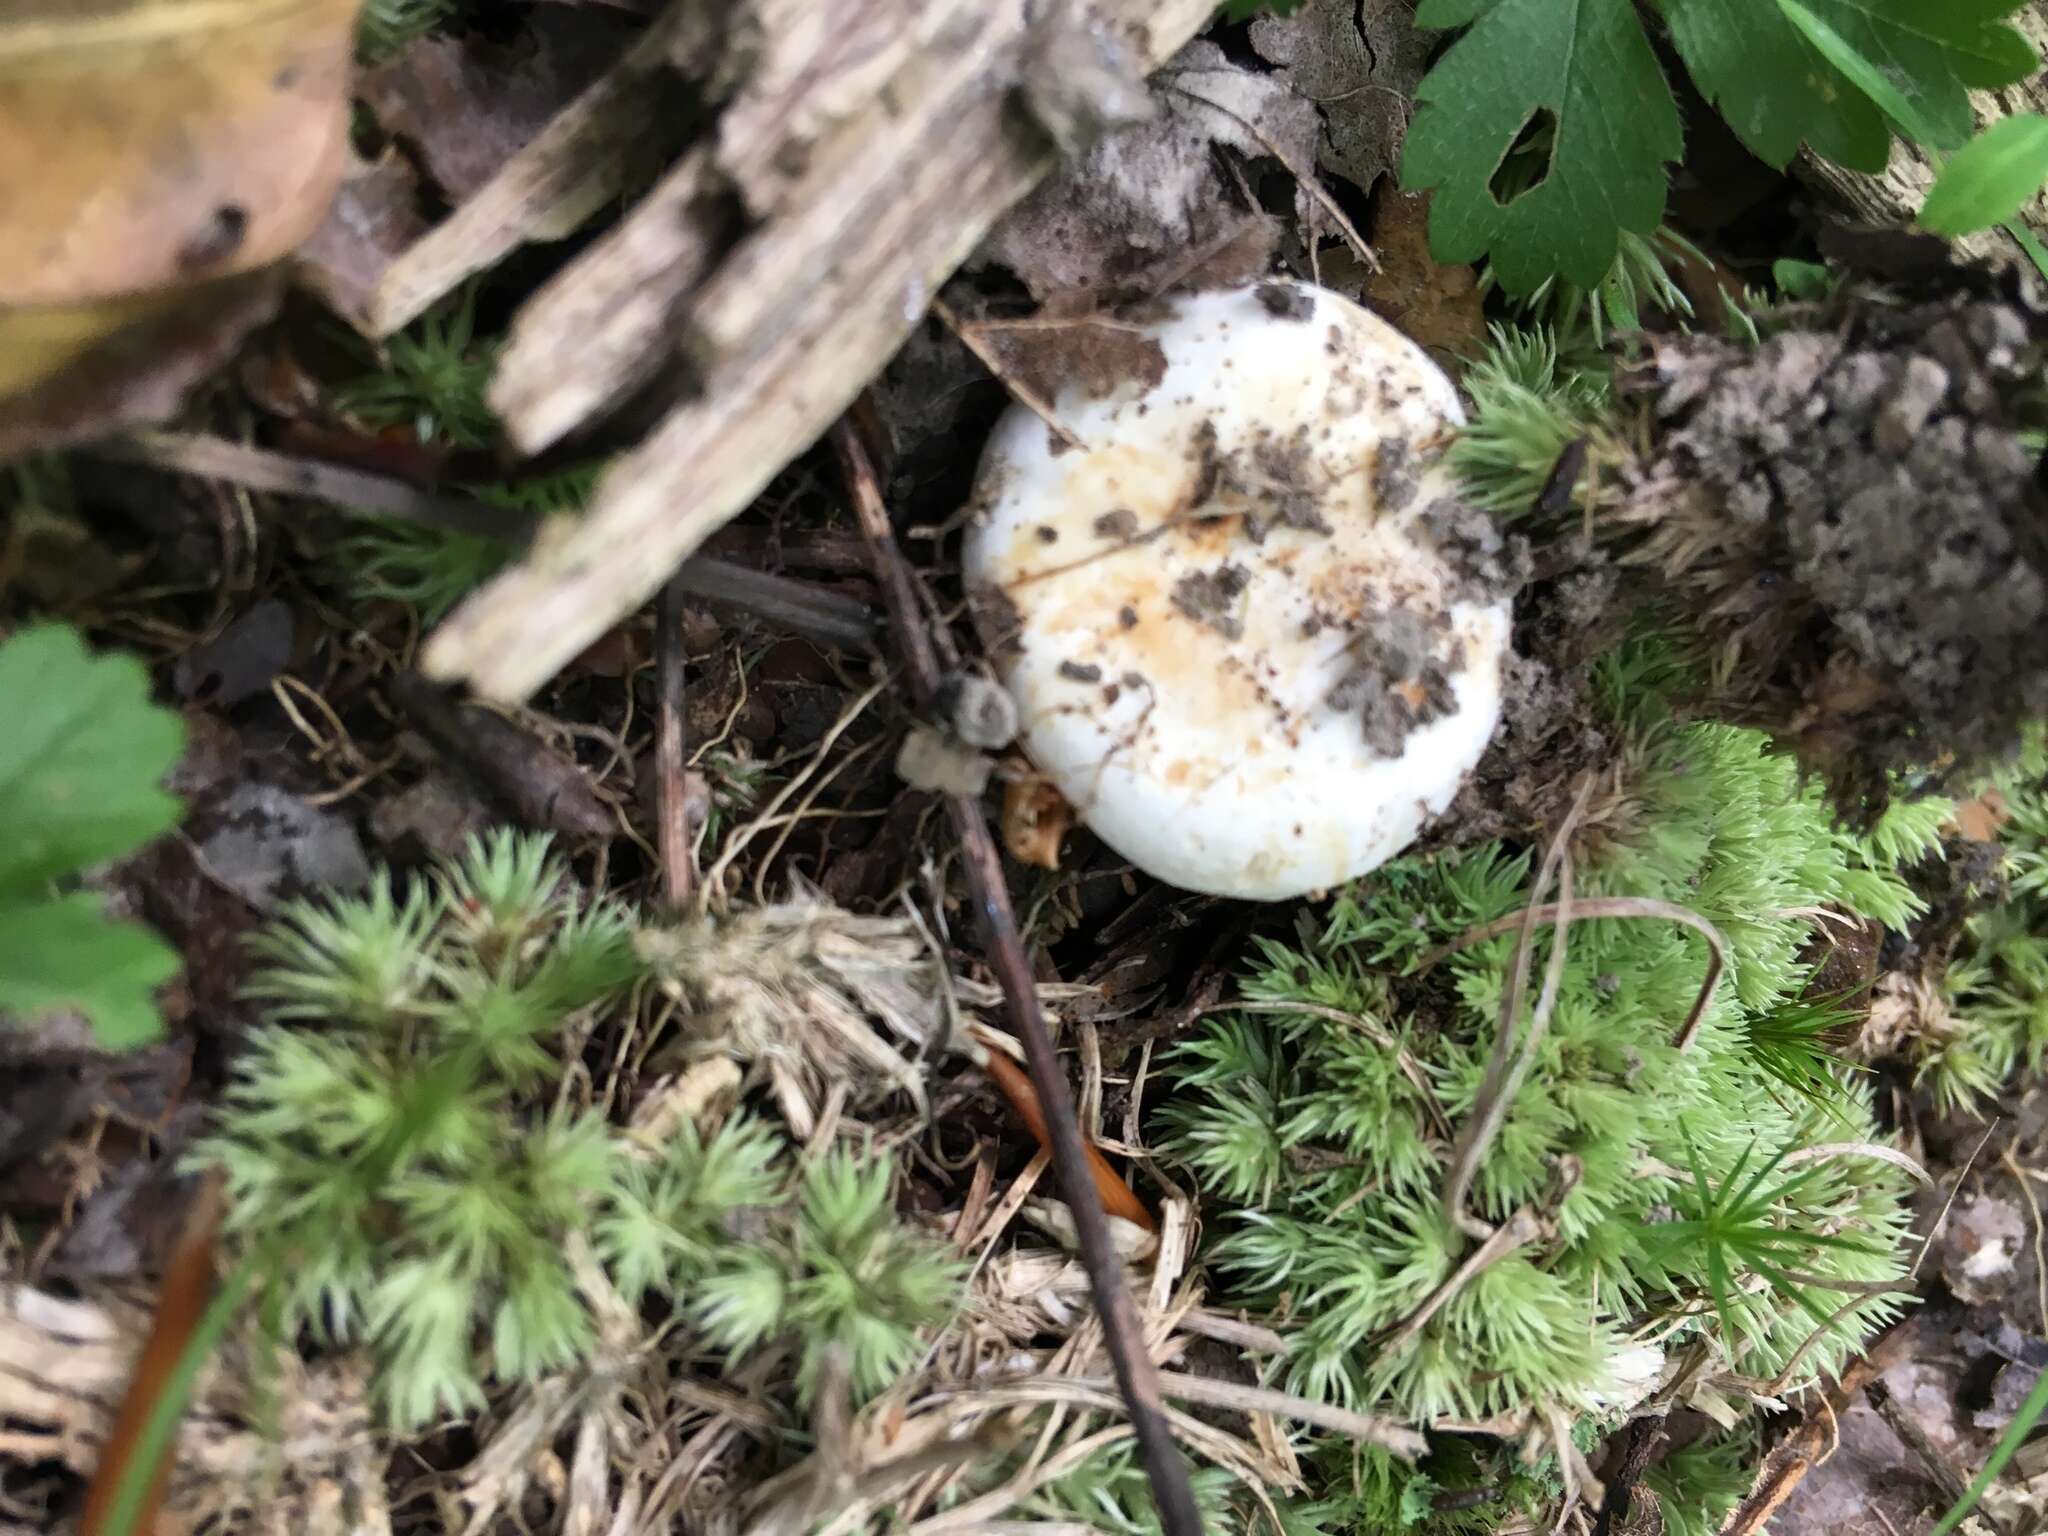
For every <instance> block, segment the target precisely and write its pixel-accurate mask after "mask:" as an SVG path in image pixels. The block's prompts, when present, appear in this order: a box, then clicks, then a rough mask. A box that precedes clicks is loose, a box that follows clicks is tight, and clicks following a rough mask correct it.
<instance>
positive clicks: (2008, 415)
mask: <svg viewBox="0 0 2048 1536" xmlns="http://www.w3.org/2000/svg"><path fill="white" fill-rule="evenodd" d="M2044 344H2048V323H2044V321H2043V319H2042V318H2041V317H2039V316H2035V315H2031V314H2029V313H2026V312H2024V311H2023V310H2022V309H2021V308H2020V307H2018V306H2017V305H2014V304H2009V303H2004V302H1999V301H1997V300H1995V299H1992V298H1988V297H1982V296H1974V295H1971V296H1964V297H1961V298H1956V299H1950V300H1947V301H1943V302H1938V303H1929V304H1920V305H1915V306H1911V307H1906V308H1900V309H1888V308H1884V307H1881V306H1873V305H1867V304H1866V305H1860V306H1857V307H1856V308H1855V309H1853V310H1852V311H1849V312H1848V313H1847V315H1846V316H1845V319H1844V321H1843V323H1842V324H1841V325H1840V326H1839V327H1837V328H1836V329H1834V330H1829V331H1822V330H1813V331H1794V332H1788V333H1785V334H1782V335H1779V336H1776V337H1773V338H1772V339H1770V340H1768V341H1766V342H1765V343H1764V344H1763V346H1762V347H1760V348H1758V349H1756V350H1754V351H1751V350H1748V349H1745V348H1740V347H1737V346H1735V345H1733V344H1731V343H1728V342H1725V341H1721V340H1718V339H1715V338H1712V337H1705V336H1692V337H1685V338H1680V339H1676V340H1673V341H1670V342H1666V343H1663V344H1661V345H1660V346H1659V348H1658V350H1657V352H1656V355H1655V362H1654V365H1653V376H1654V383H1653V385H1652V387H1653V388H1654V389H1655V390H1656V391H1657V396H1658V398H1657V411H1658V414H1659V415H1660V416H1661V417H1662V418H1663V419H1664V421H1665V423H1666V426H1667V436H1666V439H1665V444H1664V448H1663V451H1662V454H1661V456H1660V457H1659V459H1658V460H1657V461H1656V463H1655V464H1654V465H1652V466H1651V468H1650V469H1649V471H1648V476H1647V482H1646V486H1645V494H1643V495H1641V496H1639V497H1638V498H1637V499H1636V500H1637V506H1636V508H1635V509H1634V510H1633V511H1631V512H1629V513H1626V514H1624V515H1625V516H1626V517H1629V518H1631V519H1633V520H1636V521H1639V522H1644V523H1647V524H1651V525H1653V526H1652V531H1651V533H1650V535H1649V537H1648V539H1647V540H1646V542H1645V544H1644V546H1643V548H1642V549H1641V550H1640V551H1638V557H1639V558H1647V559H1648V560H1650V561H1652V562H1654V563H1655V564H1657V565H1658V566H1660V567H1661V568H1662V574H1663V575H1664V576H1665V577H1666V579H1667V580H1669V581H1670V582H1671V583H1672V584H1673V585H1675V586H1676V587H1677V588H1678V589H1679V590H1680V592H1681V593H1682V594H1683V595H1684V596H1685V598H1686V600H1687V602H1688V606H1691V607H1692V608H1693V609H1694V611H1695V613H1697V614H1698V615H1699V622H1700V623H1701V625H1702V626H1703V627H1704V628H1706V629H1707V630H1709V631H1710V633H1711V635H1712V637H1713V638H1714V639H1716V640H1717V641H1719V642H1722V643H1725V644H1727V645H1728V646H1730V647H1732V649H1733V652H1734V654H1735V655H1736V656H1737V657H1738V659H1739V665H1738V667H1737V669H1736V673H1737V694H1738V697H1737V699H1736V700H1735V702H1736V704H1737V705H1738V706H1739V707H1743V708H1744V711H1745V713H1747V714H1748V715H1750V716H1751V717H1752V718H1753V719H1754V720H1755V721H1756V723H1758V724H1760V725H1764V726H1765V727H1766V728H1768V729H1771V730H1773V731H1774V732H1775V733H1777V734H1778V735H1780V736H1781V737H1783V738H1786V739H1789V740H1790V741H1791V742H1792V743H1793V744H1794V745H1795V746H1796V747H1797V749H1798V750H1799V751H1800V753H1801V756H1802V757H1803V758H1804V759H1805V760H1806V761H1807V762H1808V763H1809V765H1810V766H1812V767H1814V768H1816V769H1817V770H1819V771H1820V772H1821V773H1822V774H1823V775H1824V776H1826V778H1827V779H1828V781H1829V784H1830V786H1831V788H1832V789H1833V790H1834V792H1835V795H1836V798H1837V800H1838V801H1839V802H1840V803H1841V804H1842V805H1843V807H1844V809H1845V810H1847V811H1850V812H1851V813H1853V814H1856V815H1859V816H1867V815H1871V814H1874V813H1875V810H1876V809H1877V808H1878V807H1880V806H1881V805H1882V804H1883V802H1884V800H1885V797H1886V790H1885V780H1886V777H1887V775H1888V774H1889V773H1891V772H1892V771H1894V770H1897V769H1900V768H1903V767H1907V766H1909V765H1921V766H1925V765H1927V764H1928V763H1929V762H1930V760H1931V759H1932V758H1934V757H1935V756H1936V755H1938V754H1939V755H1944V756H1946V757H1947V758H1948V759H1950V760H1951V761H1953V762H1955V763H1957V764H1959V765H1969V764H1972V763H1976V762H1981V761H1983V760H1985V759H1986V758H1988V757H1992V756H1995V755H1997V754H1999V753H2002V752H2003V751H2005V750H2007V749H2008V748H2009V747H2010V746H2011V745H2012V743H2013V742H2014V740H2015V739H2016V733H2017V731H2018V728H2019V725H2020V723H2021V722H2022V721H2023V720H2025V719H2027V718H2029V717H2033V716H2037V715H2039V714H2041V713H2042V712H2043V711H2044V709H2048V497H2044V494H2043V490H2042V487H2041V484H2040V483H2039V481H2038V479H2037V477H2036V456H2035V455H2034V454H2033V453H2032V452H2030V451H2029V449H2028V448H2027V446H2026V443H2025V440H2024V439H2023V438H2022V437H2021V435H2020V433H2019V432H2018V431H2017V430H2016V423H2017V421H2018V419H2019V416H2020V410H2021V406H2022V400H2021V397H2022V395H2023V393H2024V391H2025V390H2026V389H2027V388H2028V384H2027V380H2028V378H2029V376H2030V374H2031V373H2033V372H2034V371H2036V370H2037V369H2038V364H2039V359H2040V357H2041V354H2042V350H2043V346H2044ZM1935 744H1938V747H1937V746H1936V745H1935Z"/></svg>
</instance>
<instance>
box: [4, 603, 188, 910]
mask: <svg viewBox="0 0 2048 1536" xmlns="http://www.w3.org/2000/svg"><path fill="white" fill-rule="evenodd" d="M0 718H4V719H5V720H6V721H7V722H8V728H7V730H6V732H5V733H4V735H0V826H4V827H5V828H6V833H5V836H4V838H0V894H4V895H6V896H12V897H21V896H29V895H34V894H37V893H39V892H40V891H41V890H42V889H43V887H44V886H46V885H47V884H48V883H49V882H50V881H51V880H54V879H56V878H58V877H59V876H61V875H68V874H71V873H73V872H75V871H77V870H80V869H84V868H87V867H88V866H90V865H93V864H97V863H100V862H101V861H103V860H105V859H111V858H114V857H116V856H117V855H120V854H124V853H127V852H130V851H131V850H133V849H135V848H138V847H140V846H141V845H142V844H143V843H146V842H148V841H149V840H150V839H151V838H153V837H155V836H157V835H158V834H159V833H162V832H164V831H167V830H168V829H169V828H170V827H171V826H172V825H173V824H174V823H175V822H176V821H177V819H178V802H177V800H176V799H175V798H173V797H172V796H170V795H168V794H166V793H165V792H164V791H163V790H162V789H160V788H159V787H158V784H159V782H160V781H161V780H162V779H163V776H164V775H165V774H166V773H168V772H169V771H170V769H171V765H172V764H174V763H175V762H176V761H177V760H178V752H179V750H180V748H181V747H182V746H183V744H184V739H185V728H184V725H183V722H181V721H180V720H179V719H178V717H177V716H176V715H174V714H172V713H171V712H170V711H168V710H164V709H159V708H157V707H156V706H155V705H153V704H151V703H150V700H149V676H148V674H147V673H146V672H144V671H143V669H142V665H141V663H140V662H137V661H135V660H134V659H133V658H131V657H127V656H93V655H90V654H88V653H87V651H86V648H85V645H84V642H83V641H81V640H80V639H79V637H78V636H77V634H76V633H75V632H73V631H72V630H69V629H66V628H63V627H62V626H59V625H45V626H39V627H37V628H34V629H28V630H24V631H22V632H21V633H20V634H18V635H16V636H15V637H14V638H13V639H11V640H9V641H8V642H7V643H6V644H5V645H0Z"/></svg>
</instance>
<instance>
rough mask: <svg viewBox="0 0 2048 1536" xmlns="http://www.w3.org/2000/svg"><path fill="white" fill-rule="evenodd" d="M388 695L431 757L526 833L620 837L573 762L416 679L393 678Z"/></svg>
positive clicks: (404, 675) (587, 777)
mask: <svg viewBox="0 0 2048 1536" xmlns="http://www.w3.org/2000/svg"><path fill="white" fill-rule="evenodd" d="M385 691H386V692H387V693H389V694H390V696H391V702H392V703H394V704H396V705H397V706H398V707H399V708H400V709H401V710H403V711H404V712H405V716H406V719H407V721H408V722H409V723H410V724H411V725H412V726H413V728H414V729H416V730H417V731H418V732H419V733H420V734H421V735H422V736H424V737H426V739H427V740H428V741H429V742H430V743H431V744H432V745H433V748H434V750H435V751H436V752H438V753H440V754H441V755H442V756H443V757H444V758H446V759H447V760H448V761H449V762H450V763H452V764H454V765H455V766H456V767H457V768H459V769H461V770H462V771H463V773H465V774H467V775H468V776H469V777H470V778H472V779H474V780H475V781H476V782H477V784H478V785H479V786H480V787H481V788H483V789H485V790H487V791H489V792H490V793H491V794H492V795H493V796H495V797H496V798H497V799H498V800H500V801H502V802H503V803H504V805H505V808H506V809H507V810H509V811H510V812H512V814H513V815H515V816H517V817H518V818H519V819H520V820H521V821H523V822H525V823H526V824H527V825H528V826H530V827H546V828H548V829H550V830H551V831H555V832H559V833H560V834H562V836H564V837H568V838H574V839H582V838H609V837H616V836H617V835H618V827H617V826H616V825H615V824H614V822H613V820H612V816H611V812H610V811H608V810H606V809H605V803H604V802H603V801H602V800H600V799H598V797H597V791H596V790H595V789H593V788H592V787H591V783H590V775H588V774H587V773H585V772H584V771H583V767H582V765H581V764H580V763H578V762H577V761H576V760H575V759H574V758H572V757H568V756H565V755H564V754H562V753H560V752H557V751H556V750H555V749H554V748H553V747H551V746H549V745H548V744H547V743H546V742H544V741H541V740H540V739H538V738H537V737H535V736H533V735H530V734H529V733H528V732H526V731H523V730H521V729H520V728H519V727H518V726H516V725H514V724H513V723H512V722H511V721H509V720H507V719H506V718H505V717H504V716H502V715H499V714H494V713H493V712H492V711H490V710H488V709H485V708H484V707H483V706H482V705H480V704H465V703H464V702H462V700H461V699H460V698H458V697H457V696H456V695H455V694H454V693H452V692H450V691H449V690H448V689H445V688H443V687H441V686H439V685H438V684H436V683H430V682H428V681H427V680H426V679H425V678H423V677H421V676H420V675H419V674H418V673H417V672H400V673H398V674H396V675H395V676H393V677H392V678H391V680H390V681H389V682H388V683H387V684H385Z"/></svg>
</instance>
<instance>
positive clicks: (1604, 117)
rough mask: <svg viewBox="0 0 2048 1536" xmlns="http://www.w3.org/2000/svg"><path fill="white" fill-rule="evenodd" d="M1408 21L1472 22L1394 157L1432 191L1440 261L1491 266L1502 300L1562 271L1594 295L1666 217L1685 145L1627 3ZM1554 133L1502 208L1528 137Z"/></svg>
mask: <svg viewBox="0 0 2048 1536" xmlns="http://www.w3.org/2000/svg"><path fill="white" fill-rule="evenodd" d="M1416 20H1417V21H1418V23H1421V24H1423V25H1428V26H1439V27H1441V26H1454V25H1457V24H1458V23H1460V22H1462V21H1470V22H1471V23H1472V27H1471V30H1470V31H1469V32H1467V33H1466V34H1465V35H1464V36H1463V37H1462V38H1460V39H1459V40H1458V41H1457V42H1456V43H1454V44H1453V45H1452V46H1451V48H1450V50H1449V51H1448V52H1446V53H1445V54H1444V56H1443V57H1442V58H1441V59H1440V60H1439V61H1438V62H1437V64H1436V66H1435V67H1434V68H1433V69H1431V70H1430V72H1429V74H1428V75H1427V76H1426V77H1425V78H1424V80H1423V82H1422V84H1421V86H1420V87H1419V88H1418V89H1417V92H1416V99H1417V101H1418V103H1419V109H1418V111H1417V114H1416V117H1415V121H1414V124H1413V125H1412V126H1411V127H1410V129H1409V133H1408V143H1407V148H1406V150H1405V151H1404V153H1403V155H1402V160H1401V180H1402V182H1403V184H1404V185H1406V186H1407V187H1409V188H1410V189H1412V190H1421V189H1426V188H1433V189H1434V190H1435V196H1434V198H1433V199H1432V200H1431V204H1430V248H1431V250H1432V251H1433V252H1434V253H1435V255H1436V257H1437V259H1438V260H1439V261H1445V262H1467V261H1476V260H1477V259H1478V258H1480V257H1481V256H1490V257H1491V258H1492V262H1493V270H1494V274H1495V276H1496V277H1497V278H1498V279H1499V280H1500V283H1501V285H1502V287H1504V288H1505V289H1507V290H1508V291H1509V292H1510V293H1527V292H1529V291H1530V290H1532V289H1534V288H1535V287H1536V286H1537V285H1538V284H1539V283H1541V282H1542V281H1543V280H1544V279H1545V278H1547V277H1550V276H1552V275H1554V274H1557V273H1562V274H1563V275H1564V276H1566V277H1568V278H1570V279H1571V280H1572V281H1573V282H1575V283H1578V284H1579V285H1580V286H1581V287H1585V288H1591V287H1593V286H1594V285H1596V284H1597V283H1598V282H1599V281H1600V280H1601V278H1603V277H1604V276H1606V274H1607V269H1608V267H1609V266H1610V265H1611V264H1612V263H1613V261H1614V256H1615V252H1616V250H1617V249H1618V247H1619V243H1620V238H1621V231H1623V230H1633V231H1635V232H1636V233H1638V234H1642V235H1648V234H1650V233H1651V232H1652V231H1653V230H1655V229H1656V227H1657V224H1658V221H1659V220H1660V219H1661V218H1662V216H1663V212H1664V193H1665V183H1666V171H1665V164H1666V162H1667V161H1674V160H1676V159H1678V157H1679V155H1680V152H1681V151H1682V149H1683V147H1684V143H1683V136H1682V133H1681V130H1680V126H1679V119H1678V108H1677V106H1676V104H1675V103H1674V102H1673V101H1672V98H1671V89H1670V87H1669V86H1668V85H1667V84H1666V83H1665V81H1664V75H1663V72H1662V71H1661V70H1660V69H1659V68H1658V65H1657V57H1656V55H1655V54H1654V53H1653V52H1652V51H1651V49H1650V44H1649V39H1648V38H1647V37H1645V36H1644V34H1643V28H1642V23H1641V22H1640V21H1639V20H1638V19H1637V16H1636V11H1635V6H1634V4H1633V3H1632V0H1492V3H1488V0H1437V3H1433V4H1426V5H1424V6H1423V7H1421V8H1420V10H1419V11H1418V12H1417V16H1416ZM1546 121H1547V122H1548V123H1550V124H1551V125H1552V127H1553V136H1552V141H1551V146H1550V151H1549V154H1550V158H1549V164H1548V167H1547V169H1546V170H1545V171H1544V172H1543V174H1542V175H1541V177H1540V179H1539V180H1537V181H1536V182H1535V183H1534V184H1533V185H1530V186H1529V187H1528V188H1527V190H1525V191H1522V192H1521V193H1520V194H1519V195H1516V196H1513V197H1511V198H1508V199H1506V200H1503V199H1502V198H1500V197H1497V196H1496V195H1495V191H1494V187H1493V185H1492V182H1493V179H1494V176H1495V173H1496V172H1497V171H1498V170H1499V169H1500V168H1501V166H1502V163H1503V161H1504V160H1506V159H1507V157H1508V155H1509V152H1510V151H1511V150H1512V149H1514V147H1515V144H1516V141H1517V140H1518V139H1519V138H1520V137H1521V136H1522V135H1523V133H1524V131H1525V130H1526V129H1529V128H1530V127H1532V126H1533V125H1536V124H1539V123H1543V122H1546Z"/></svg>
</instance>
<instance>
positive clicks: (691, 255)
mask: <svg viewBox="0 0 2048 1536" xmlns="http://www.w3.org/2000/svg"><path fill="white" fill-rule="evenodd" d="M739 229H740V216H739V207H738V204H737V202H736V200H735V199H734V198H733V197H732V196H731V195H730V194H729V193H728V192H726V191H725V190H724V188H723V186H722V184H721V183H720V181H719V179H718V178H717V177H716V176H715V175H714V174H713V173H712V169H711V156H710V152H709V151H708V149H706V148H704V147H701V146H700V147H698V148H695V149H692V150H691V151H690V152H689V153H688V154H686V155H684V156H683V158H682V159H681V160H678V161H677V162H676V163H675V165H674V166H672V167H671V168H670V169H669V171H668V172H667V173H666V174H665V175H664V176H663V177H662V178H661V180H660V181H658V182H657V183H656V184H655V186H654V189H653V190H652V191H650V192H649V193H648V194H647V196H646V197H644V198H642V199H641V201H640V203H639V204H638V206H636V207H635V208H634V210H633V212H632V214H631V216H630V217H628V218H627V219H626V220H625V221H624V222H623V223H622V224H620V226H619V227H618V228H617V229H616V230H614V231H613V232H612V233H611V234H610V235H609V236H607V237H606V238H605V239H603V240H600V241H598V242H597V243H596V244H595V245H593V246H591V247H590V249H589V250H587V251H585V252H583V254H582V255H580V256H578V257H577V258H576V259H575V260H574V261H572V262H570V263H569V264H568V265H567V266H566V267H564V268H562V270H561V271H560V272H558V273H556V274H555V275H554V277H553V278H551V279H550V280H549V281H548V282H547V283H545V284H544V285H543V286H542V287H541V289H540V291H539V292H537V293H535V294H534V296H533V297H532V298H530V299H528V300H527V301H526V303H525V304H524V305H523V306H521V308H520V310H519V313H518V314H517V315H516V316H515V317H514V318H513V321H512V328H511V331H510V333H509V334H508V335H507V337H506V339H505V349H504V351H503V353H502V354H501V355H500V357H499V362H498V371H497V373H496V375H495V376H494V377H493V379H492V381H491V388H490V404H491V409H492V410H494V411H496V412H497V413H498V418H499V419H500V420H501V421H502V422H503V423H504V425H505V434H506V436H508V437H509V438H511V440H512V442H513V443H514V444H515V445H516V446H517V447H518V448H519V449H520V450H521V451H522V452H525V453H540V452H542V451H543V450H545V449H547V448H549V447H552V446H553V445H554V444H556V443H558V442H560V441H561V440H562V439H563V438H564V437H566V436H567V435H568V434H569V433H570V432H573V431H574V430H575V429H576V428H577V427H579V426H581V425H582V424H583V423H584V422H586V421H588V420H590V419H591V418H592V417H593V416H595V415H596V414H597V413H598V412H599V411H602V410H603V409H604V408H605V407H606V406H608V405H610V404H612V403H613V402H614V401H617V400H620V399H623V398H624V397H625V396H626V395H628V394H630V393H631V392H632V391H633V390H635V389H638V388H639V387H640V386H641V385H643V384H645V383H647V382H648V381H649V380H650V379H652V378H653V377H654V376H655V375H656V374H657V373H658V372H660V370H661V368H662V366H663V365H664V364H666V363H668V362H670V361H671V360H672V355H671V352H670V349H669V348H668V347H667V346H666V345H664V344H663V342H664V338H665V337H666V336H667V334H668V331H669V328H670V325H671V323H672V321H673V319H674V316H675V314H676V311H677V310H678V308H679V307H680V306H681V305H682V303H683V301H684V299H685V298H687V297H688V295H689V294H690V293H691V292H692V291H693V290H694V289H695V288H696V286H697V284H698V283H699V282H700V281H702V279H703V277H704V274H705V273H706V272H707V271H709V270H710V267H711V264H712V263H713V262H714V261H715V260H717V257H718V253H719V252H720V251H721V250H722V249H723V248H724V247H725V246H726V245H727V244H728V243H729V242H730V241H731V240H732V239H733V238H735V237H736V236H737V235H738V233H739Z"/></svg>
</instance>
